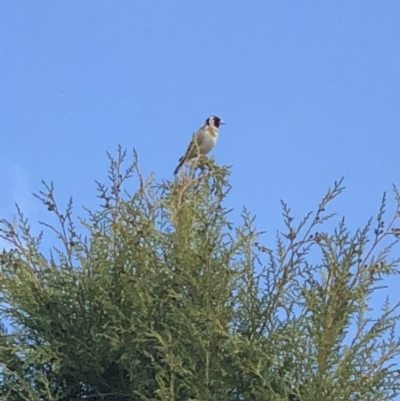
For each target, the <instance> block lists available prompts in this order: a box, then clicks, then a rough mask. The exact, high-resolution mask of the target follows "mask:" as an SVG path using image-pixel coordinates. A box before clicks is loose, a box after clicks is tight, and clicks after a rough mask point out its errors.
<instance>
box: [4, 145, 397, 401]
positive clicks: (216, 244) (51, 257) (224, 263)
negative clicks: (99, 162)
mask: <svg viewBox="0 0 400 401" xmlns="http://www.w3.org/2000/svg"><path fill="white" fill-rule="evenodd" d="M125 156H126V153H125V152H124V151H122V150H121V149H119V152H118V157H117V159H116V160H113V159H112V157H111V156H109V158H110V169H109V181H110V183H109V184H108V185H103V184H100V183H98V195H99V198H100V199H101V202H102V204H101V206H100V208H99V210H97V211H91V210H87V218H86V219H80V220H78V221H75V220H74V218H73V215H72V200H71V201H70V202H69V203H68V205H67V208H66V210H65V211H61V210H60V208H59V206H58V204H57V202H56V200H55V195H54V188H53V186H52V185H46V184H44V190H43V191H42V192H40V193H39V194H38V195H36V197H37V198H38V199H39V200H40V201H41V202H42V203H43V204H44V205H45V207H47V209H48V210H49V212H50V213H52V214H54V215H55V216H56V217H57V221H58V226H57V227H53V226H52V225H49V224H47V223H42V224H43V225H44V226H45V230H51V231H54V232H55V234H56V236H57V238H58V243H57V244H56V246H54V247H53V248H52V249H51V250H50V252H49V253H48V255H47V256H45V255H44V254H43V253H42V252H43V250H41V248H43V246H42V245H41V241H42V235H39V236H38V237H35V236H33V235H32V233H31V230H30V226H29V223H28V221H27V219H26V218H25V216H24V215H23V213H22V212H21V211H20V210H19V209H18V214H17V218H16V219H15V221H11V222H9V221H6V220H1V226H0V227H1V228H0V236H1V237H2V238H3V239H6V240H8V241H9V242H10V244H11V249H10V250H9V251H3V253H2V255H1V256H0V269H1V270H0V272H1V276H0V286H1V287H0V297H1V298H0V308H1V312H2V316H3V325H2V326H1V327H0V334H1V336H0V375H1V377H0V386H1V387H0V398H1V400H4V401H21V400H29V401H34V400H35V401H36V400H46V401H56V400H57V401H75V400H96V401H97V400H99V401H100V400H104V401H128V400H135V401H136V400H138V401H139V400H141V401H150V400H160V401H167V400H168V401H175V400H176V401H181V400H182V401H195V400H197V401H207V400H210V401H211V400H224V401H225V400H230V401H242V400H244V401H311V400H312V401H314V400H316V401H322V400H324V401H338V400H343V401H348V400H360V401H361V400H362V401H364V400H377V401H378V400H379V401H382V400H391V399H393V397H394V396H395V395H397V394H398V393H399V389H400V382H399V370H398V368H397V366H396V365H395V364H394V358H395V357H396V356H397V355H398V353H399V351H400V342H399V339H398V338H397V337H396V335H395V329H396V325H397V322H398V319H399V316H398V315H397V307H398V304H397V305H395V306H390V305H389V301H388V300H387V301H386V302H385V304H384V306H383V309H382V311H381V312H379V313H377V312H376V311H375V312H372V311H371V309H370V306H371V305H370V304H371V297H372V296H373V295H374V293H375V292H376V291H379V290H380V288H381V285H382V283H380V281H381V280H382V279H383V278H386V279H387V277H390V276H391V275H394V274H397V264H398V260H391V256H390V255H392V254H393V253H394V250H392V248H393V246H394V245H395V243H396V242H397V237H396V235H398V230H397V229H396V226H395V224H396V220H397V218H398V217H399V212H400V196H399V194H398V192H397V190H396V189H395V196H396V200H397V205H398V207H397V210H396V211H395V214H394V217H393V219H392V220H391V221H390V222H388V223H386V225H385V222H384V214H385V206H386V203H385V198H384V199H383V202H382V207H381V209H380V212H379V214H378V220H377V222H376V224H375V226H374V225H373V223H372V221H370V222H369V223H368V224H367V225H366V227H364V228H362V229H360V230H357V231H356V232H355V233H351V232H350V231H349V230H348V229H347V228H346V225H345V223H344V220H342V221H340V222H339V223H338V225H337V227H336V228H333V229H332V230H329V229H328V228H327V227H328V226H330V223H329V224H328V225H327V224H326V221H327V220H329V219H330V218H331V217H332V216H333V215H331V214H328V213H327V212H326V209H327V208H328V206H330V203H331V201H332V200H333V199H334V198H336V197H337V196H338V195H339V194H340V193H341V192H342V190H343V187H342V183H341V181H339V182H336V183H335V184H334V186H333V188H332V189H331V190H329V191H328V193H327V194H326V196H325V197H324V198H323V200H322V201H321V203H320V205H319V206H318V209H317V211H316V212H315V213H310V214H309V215H308V216H306V218H305V219H304V220H302V221H301V222H300V223H299V224H297V225H295V219H294V218H293V217H292V215H291V212H290V209H289V207H288V206H287V205H286V204H285V203H282V206H283V217H284V222H285V226H286V228H285V232H282V233H281V232H278V234H277V237H276V246H275V247H274V248H275V249H272V246H271V245H269V246H268V247H266V246H265V245H262V243H261V239H260V234H261V233H259V232H257V231H256V229H255V227H254V217H252V216H251V214H250V213H249V212H248V211H246V210H244V211H243V214H242V223H241V224H240V225H234V224H233V223H232V222H231V221H230V220H229V211H228V210H227V209H226V208H225V206H224V199H225V197H226V195H227V193H228V192H229V183H228V181H227V178H228V176H229V169H227V168H221V167H218V166H216V165H215V164H214V163H213V162H212V161H210V160H206V161H204V162H202V164H201V165H200V167H202V171H201V173H200V174H198V175H196V174H195V171H193V170H191V171H190V174H189V175H185V174H183V175H181V176H180V177H179V179H178V180H175V181H173V182H168V181H167V182H162V183H161V184H156V183H155V182H154V181H153V180H152V179H151V178H150V179H147V180H145V179H144V178H143V177H142V175H141V174H140V171H139V168H138V163H137V157H136V154H135V153H134V155H133V159H134V160H133V164H132V165H130V166H128V168H127V169H124V168H123V165H124V159H125ZM133 176H134V177H136V181H137V186H138V188H137V190H136V192H135V193H134V194H133V195H130V194H129V193H128V192H126V188H127V187H129V186H131V184H130V182H131V181H130V180H129V179H130V178H131V177H133ZM78 223H79V224H78ZM77 227H78V228H77Z"/></svg>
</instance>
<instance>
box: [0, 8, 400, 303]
mask: <svg viewBox="0 0 400 401" xmlns="http://www.w3.org/2000/svg"><path fill="white" fill-rule="evenodd" d="M0 77H1V79H0V94H1V95H0V138H1V142H0V215H1V216H6V217H10V216H11V215H12V213H13V211H14V206H13V205H14V202H18V203H19V204H20V205H21V206H22V208H23V210H25V211H26V212H27V214H28V216H29V217H31V218H32V219H33V220H35V219H42V218H43V216H44V215H45V212H44V211H43V209H42V207H41V206H40V205H39V204H38V202H37V201H35V200H33V199H32V198H31V196H30V193H31V192H32V191H37V190H38V189H40V181H41V180H42V179H44V180H46V181H54V183H55V185H56V190H57V194H58V198H59V199H60V200H61V203H64V204H65V202H66V201H67V198H68V197H69V196H70V195H72V196H73V197H74V199H75V202H76V207H75V210H76V212H77V213H78V214H80V215H83V211H82V208H81V206H82V205H88V206H94V205H96V204H97V199H96V197H95V196H96V194H95V184H94V180H95V179H99V180H103V179H105V177H106V169H107V166H108V164H107V163H108V162H107V159H106V157H105V152H106V150H108V151H111V152H114V151H115V149H116V147H117V145H118V144H121V145H122V146H123V147H127V148H132V147H136V149H137V151H138V153H139V157H140V163H141V166H142V169H143V171H144V172H145V173H150V172H154V173H155V176H156V179H157V180H161V179H172V177H173V176H172V172H173V170H174V168H175V167H176V162H177V159H178V158H179V157H180V156H181V154H182V152H184V150H185V149H186V146H187V144H188V141H189V139H190V138H191V135H192V132H193V131H194V130H196V129H197V128H199V127H200V126H201V125H202V124H203V122H204V120H205V119H206V118H207V117H208V116H209V115H211V114H216V115H218V116H220V117H221V118H223V120H224V121H225V122H226V125H225V126H223V127H222V128H221V130H220V138H219V142H218V144H217V147H216V148H215V150H214V151H213V152H212V155H213V156H214V157H215V159H216V161H217V163H219V164H228V165H232V166H233V167H232V178H231V183H232V185H233V189H232V192H231V194H230V196H229V199H228V203H229V206H232V207H234V208H235V211H234V212H233V220H236V221H238V219H237V217H238V216H239V214H240V211H241V208H242V206H243V205H245V206H247V207H248V208H249V209H250V211H252V212H253V213H255V214H256V215H257V217H258V220H257V221H258V223H257V226H258V228H259V229H260V230H261V229H262V230H267V231H268V232H267V234H266V235H265V236H264V238H265V242H266V245H271V246H272V245H273V241H274V235H275V233H276V230H277V229H278V228H280V227H282V223H281V215H280V204H279V199H284V200H285V201H286V202H288V203H289V204H290V205H291V207H292V210H293V213H294V214H295V215H296V216H297V217H299V218H300V217H302V216H303V215H304V214H305V213H306V212H308V211H309V210H313V209H315V208H316V206H317V204H318V201H319V200H320V198H321V197H322V195H323V194H324V193H325V190H326V189H327V188H328V187H329V186H330V185H331V184H332V182H333V180H335V179H339V178H340V177H342V176H344V177H345V185H346V187H347V190H346V192H345V193H344V195H342V196H341V197H340V198H339V199H338V200H337V201H336V202H335V204H334V206H335V207H334V208H333V209H332V210H333V211H334V210H336V211H338V212H339V216H343V215H345V216H346V219H347V221H348V224H349V226H350V228H352V229H356V228H358V227H359V226H360V225H362V224H364V223H365V222H366V221H367V219H368V218H369V217H371V216H373V215H375V214H376V212H377V210H378V207H379V204H380V200H381V197H382V194H383V192H384V191H388V193H389V200H390V201H389V210H390V211H392V208H393V207H394V202H393V201H392V197H391V185H392V183H396V184H397V185H399V186H400V169H399V150H400V2H399V1H398V0H385V1H383V0H376V1H372V0H371V1H366V0H353V1H347V0H335V1H330V2H328V1H325V2H323V1H317V0H314V1H308V0H302V1H294V0H292V1H287V0H279V1H267V0H252V1H238V0H236V1H232V0H230V1H227V0H226V1H211V0H203V1H188V0H179V1H178V0H171V1H165V0H159V1H151V0H148V1H139V0H138V1H132V0H129V1H128V0H119V1H105V0H102V1H100V0H85V1H81V0H79V1H78V0H68V1H50V0H48V1H41V2H26V1H22V0H21V1H20V0H13V1H3V2H1V3H0ZM132 186H133V183H132ZM46 216H47V215H46ZM398 285H399V283H398V282H397V284H396V285H394V284H392V286H391V290H390V291H389V293H391V295H392V298H393V300H394V299H396V296H397V293H398V292H399V291H398ZM398 298H399V296H397V299H398Z"/></svg>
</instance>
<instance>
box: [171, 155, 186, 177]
mask: <svg viewBox="0 0 400 401" xmlns="http://www.w3.org/2000/svg"><path fill="white" fill-rule="evenodd" d="M185 161H186V160H185V158H184V157H181V158H180V159H179V164H178V166H177V167H176V169H175V171H174V175H177V174H178V173H179V170H180V169H181V168H182V166H183V165H184V163H185Z"/></svg>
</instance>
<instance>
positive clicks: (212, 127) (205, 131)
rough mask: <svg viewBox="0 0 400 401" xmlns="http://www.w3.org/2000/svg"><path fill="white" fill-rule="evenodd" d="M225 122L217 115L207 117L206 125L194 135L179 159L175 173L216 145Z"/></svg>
mask: <svg viewBox="0 0 400 401" xmlns="http://www.w3.org/2000/svg"><path fill="white" fill-rule="evenodd" d="M222 124H224V122H223V121H222V120H221V119H220V118H219V117H217V116H211V117H209V118H207V120H206V122H205V123H204V125H203V126H202V127H201V128H200V129H199V130H198V131H197V132H196V133H195V134H194V135H193V139H192V142H191V143H190V145H189V147H188V148H187V150H186V153H185V155H184V156H182V157H181V158H180V159H179V164H178V167H177V168H176V169H175V171H174V174H178V172H179V170H180V169H181V168H182V166H183V165H184V164H185V163H186V162H187V161H189V160H192V159H194V158H196V157H198V156H199V155H206V154H207V153H208V152H210V151H211V149H212V148H213V147H214V146H215V144H216V142H217V139H218V129H219V126H220V125H222Z"/></svg>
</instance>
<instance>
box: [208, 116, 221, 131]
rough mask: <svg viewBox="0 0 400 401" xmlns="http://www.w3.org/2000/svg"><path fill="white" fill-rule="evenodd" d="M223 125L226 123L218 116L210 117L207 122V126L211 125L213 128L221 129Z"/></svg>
mask: <svg viewBox="0 0 400 401" xmlns="http://www.w3.org/2000/svg"><path fill="white" fill-rule="evenodd" d="M222 124H225V123H224V122H223V121H222V120H221V119H220V118H219V117H217V116H211V117H208V118H207V120H206V125H211V127H215V128H219V126H220V125H222Z"/></svg>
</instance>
